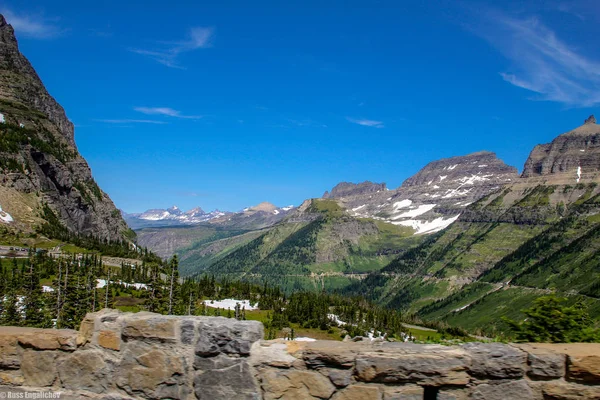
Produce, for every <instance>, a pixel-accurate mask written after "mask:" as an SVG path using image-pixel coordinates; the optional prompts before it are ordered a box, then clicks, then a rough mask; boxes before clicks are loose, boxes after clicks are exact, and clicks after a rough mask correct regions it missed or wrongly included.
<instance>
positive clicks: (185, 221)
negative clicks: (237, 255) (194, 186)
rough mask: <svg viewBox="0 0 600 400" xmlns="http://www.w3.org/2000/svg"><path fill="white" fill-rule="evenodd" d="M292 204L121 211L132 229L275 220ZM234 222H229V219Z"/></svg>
mask: <svg viewBox="0 0 600 400" xmlns="http://www.w3.org/2000/svg"><path fill="white" fill-rule="evenodd" d="M293 208H294V206H287V207H277V206H275V205H273V204H271V203H267V202H263V203H260V204H258V205H256V206H252V207H247V208H244V209H243V210H242V211H239V212H231V211H220V210H214V211H210V212H205V211H204V210H203V209H202V208H201V207H195V208H192V209H191V210H188V211H182V210H181V209H179V207H177V206H173V207H170V208H167V209H161V208H155V209H150V210H146V211H144V212H143V213H127V212H124V211H122V214H123V218H124V219H125V221H126V222H127V224H128V225H129V226H130V227H131V228H132V229H141V228H145V227H160V226H183V225H196V224H201V223H215V224H221V225H232V224H235V221H237V220H240V219H241V220H242V221H240V222H246V223H248V222H249V221H248V218H249V217H253V218H252V220H253V221H254V222H257V221H256V220H258V219H264V220H268V221H273V222H276V220H277V221H278V220H279V219H281V218H282V217H283V216H285V215H286V214H287V212H288V211H290V210H291V209H293ZM232 220H233V221H234V222H231V221H232Z"/></svg>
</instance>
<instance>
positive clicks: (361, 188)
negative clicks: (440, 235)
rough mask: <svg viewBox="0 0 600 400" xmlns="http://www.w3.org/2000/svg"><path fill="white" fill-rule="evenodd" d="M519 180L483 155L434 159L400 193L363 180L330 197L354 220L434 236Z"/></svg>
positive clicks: (511, 169) (493, 156) (493, 158)
mask: <svg viewBox="0 0 600 400" xmlns="http://www.w3.org/2000/svg"><path fill="white" fill-rule="evenodd" d="M516 179H518V174H517V169H516V168H514V167H511V166H508V165H506V164H505V163H504V162H502V160H500V159H498V158H497V157H496V154H494V153H491V152H487V151H482V152H478V153H473V154H469V155H466V156H458V157H451V158H446V159H441V160H437V161H433V162H431V163H429V164H427V165H426V166H425V167H423V168H422V169H421V170H420V171H419V172H417V173H416V174H415V175H413V176H412V177H410V178H408V179H407V180H406V181H404V183H402V186H400V187H399V188H398V189H395V190H387V189H386V187H385V184H381V185H380V184H372V183H371V182H364V183H361V184H358V185H354V184H348V183H343V184H340V185H341V188H340V185H338V186H336V188H334V190H332V192H331V193H332V194H334V193H335V194H336V195H335V196H333V197H335V198H336V199H337V200H339V202H340V203H341V204H342V206H343V207H345V208H346V209H347V210H348V212H349V213H350V214H351V215H353V216H357V217H366V218H374V219H378V220H383V221H387V222H391V223H392V224H395V225H401V226H407V227H411V228H413V229H414V230H415V232H416V233H432V232H436V231H439V230H441V229H443V228H445V227H447V226H448V225H450V224H451V223H452V222H453V221H455V220H456V218H457V217H458V216H459V215H460V214H461V213H462V212H463V210H464V209H465V207H466V206H468V205H469V204H471V203H473V202H475V201H476V200H479V199H480V198H482V197H484V196H486V195H488V194H490V193H492V192H494V191H496V190H498V189H499V188H500V187H502V186H503V185H505V184H507V183H510V182H512V181H514V180H516ZM326 194H327V193H326ZM327 195H328V196H329V197H332V196H331V194H327Z"/></svg>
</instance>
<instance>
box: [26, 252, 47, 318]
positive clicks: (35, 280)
mask: <svg viewBox="0 0 600 400" xmlns="http://www.w3.org/2000/svg"><path fill="white" fill-rule="evenodd" d="M42 295H43V293H42V288H41V286H40V280H39V276H38V273H37V267H36V266H35V265H34V263H33V260H31V261H30V262H29V270H28V271H27V273H26V275H25V299H24V302H23V303H24V308H25V325H27V326H33V327H41V326H42V325H43V320H44V314H43V312H42V308H43V306H44V302H43V299H42Z"/></svg>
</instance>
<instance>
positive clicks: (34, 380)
mask: <svg viewBox="0 0 600 400" xmlns="http://www.w3.org/2000/svg"><path fill="white" fill-rule="evenodd" d="M56 355H57V353H56V352H54V351H33V350H27V351H25V352H24V353H23V360H22V362H21V372H23V378H25V382H24V384H25V385H27V386H50V385H52V384H53V383H54V381H55V380H56V377H57V376H58V371H57V370H56Z"/></svg>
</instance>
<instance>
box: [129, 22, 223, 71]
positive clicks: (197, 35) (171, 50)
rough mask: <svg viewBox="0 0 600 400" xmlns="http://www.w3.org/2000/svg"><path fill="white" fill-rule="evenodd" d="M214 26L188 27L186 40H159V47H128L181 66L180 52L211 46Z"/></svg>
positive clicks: (167, 63) (164, 62)
mask: <svg viewBox="0 0 600 400" xmlns="http://www.w3.org/2000/svg"><path fill="white" fill-rule="evenodd" d="M214 37H215V32H214V28H207V27H195V28H192V29H190V31H189V33H188V37H187V39H186V40H183V41H179V42H159V43H158V45H159V47H160V48H159V49H152V50H147V49H130V50H131V51H132V52H134V53H137V54H141V55H145V56H148V57H150V58H152V59H153V60H154V61H156V62H159V63H161V64H163V65H166V66H167V67H171V68H183V67H181V66H180V65H179V62H178V58H179V55H181V54H182V53H186V52H189V51H193V50H197V49H206V48H208V47H212V44H213V41H214Z"/></svg>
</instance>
